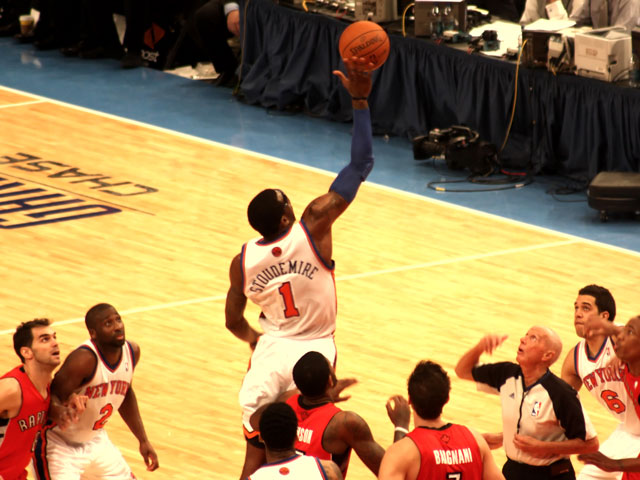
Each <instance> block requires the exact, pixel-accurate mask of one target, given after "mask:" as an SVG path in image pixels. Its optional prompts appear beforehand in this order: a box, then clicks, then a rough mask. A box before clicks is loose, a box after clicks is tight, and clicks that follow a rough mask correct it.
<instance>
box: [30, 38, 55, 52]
mask: <svg viewBox="0 0 640 480" xmlns="http://www.w3.org/2000/svg"><path fill="white" fill-rule="evenodd" d="M33 45H34V47H36V48H37V49H38V50H53V49H54V48H58V47H60V42H58V39H57V38H56V37H54V36H53V35H49V36H48V37H44V38H38V36H37V35H36V38H35V39H34V41H33Z"/></svg>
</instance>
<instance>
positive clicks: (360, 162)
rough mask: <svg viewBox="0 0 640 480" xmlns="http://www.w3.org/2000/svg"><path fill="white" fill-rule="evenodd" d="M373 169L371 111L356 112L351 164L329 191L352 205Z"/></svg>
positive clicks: (354, 112)
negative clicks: (361, 185)
mask: <svg viewBox="0 0 640 480" xmlns="http://www.w3.org/2000/svg"><path fill="white" fill-rule="evenodd" d="M372 168H373V147H372V134H371V117H370V114H369V110H368V109H364V110H354V111H353V138H352V140H351V162H350V163H349V165H347V166H346V167H344V168H343V169H342V170H341V171H340V173H339V174H338V176H337V177H336V179H335V180H334V181H333V183H332V184H331V188H329V190H330V191H333V192H336V193H337V194H339V195H340V196H341V197H342V198H344V199H345V200H346V201H347V202H348V203H351V202H352V201H353V199H354V198H355V197H356V193H357V192H358V188H359V187H360V184H361V183H362V182H363V181H364V180H365V179H366V178H367V176H368V175H369V172H370V171H371V169H372Z"/></svg>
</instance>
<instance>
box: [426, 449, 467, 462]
mask: <svg viewBox="0 0 640 480" xmlns="http://www.w3.org/2000/svg"><path fill="white" fill-rule="evenodd" d="M433 456H434V457H435V460H436V465H440V464H444V465H459V464H461V463H472V462H473V455H472V454H471V449H470V448H457V449H455V450H434V451H433Z"/></svg>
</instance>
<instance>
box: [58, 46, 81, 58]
mask: <svg viewBox="0 0 640 480" xmlns="http://www.w3.org/2000/svg"><path fill="white" fill-rule="evenodd" d="M81 48H82V43H76V44H73V45H69V46H67V47H62V48H61V49H60V53H61V54H63V55H64V56H65V57H77V56H78V55H79V54H80V49H81Z"/></svg>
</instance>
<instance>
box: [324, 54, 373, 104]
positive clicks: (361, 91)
mask: <svg viewBox="0 0 640 480" xmlns="http://www.w3.org/2000/svg"><path fill="white" fill-rule="evenodd" d="M342 60H343V62H344V65H345V67H346V69H347V75H345V74H344V73H342V72H341V71H340V70H334V71H333V74H334V75H336V76H337V77H338V78H339V79H340V81H341V82H342V85H343V86H344V88H346V89H347V91H348V92H349V94H350V95H351V97H352V98H353V99H360V100H362V99H366V98H367V97H368V96H369V94H370V93H371V72H370V71H365V70H364V68H371V67H372V66H373V65H372V64H371V62H369V60H367V59H366V58H361V57H351V58H343V59H342Z"/></svg>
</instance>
